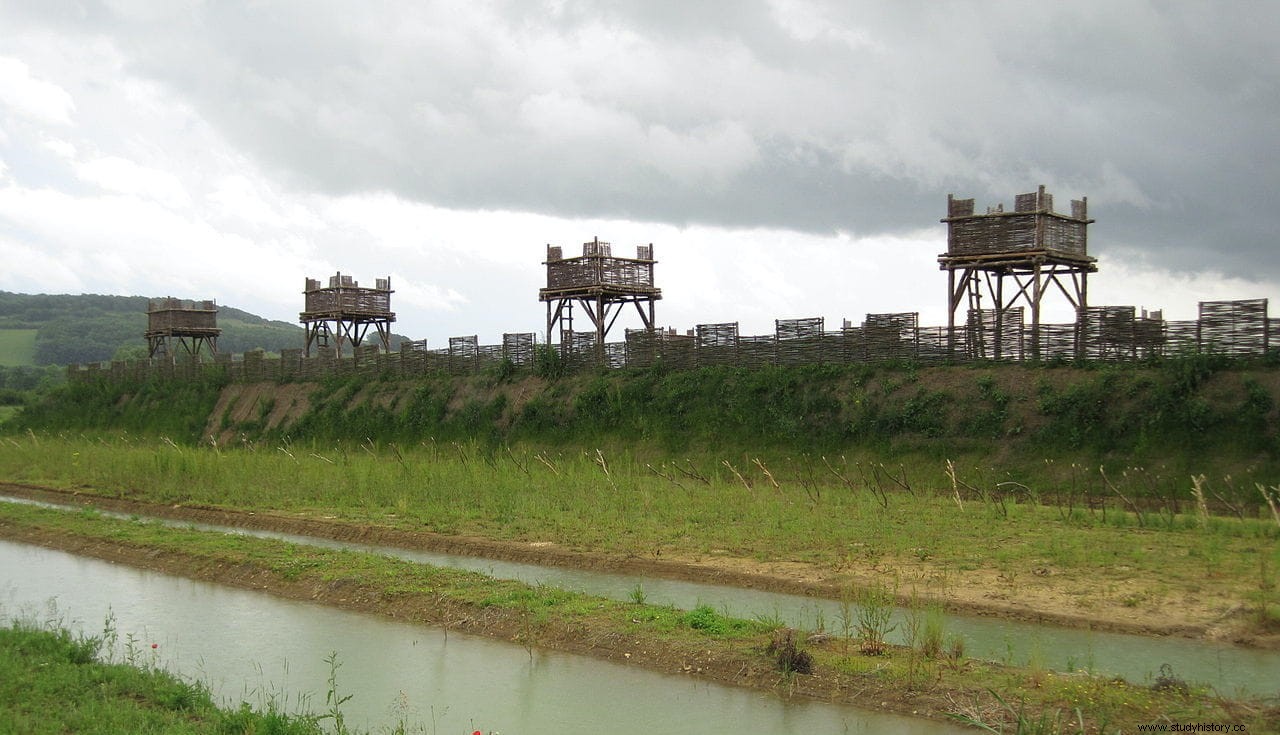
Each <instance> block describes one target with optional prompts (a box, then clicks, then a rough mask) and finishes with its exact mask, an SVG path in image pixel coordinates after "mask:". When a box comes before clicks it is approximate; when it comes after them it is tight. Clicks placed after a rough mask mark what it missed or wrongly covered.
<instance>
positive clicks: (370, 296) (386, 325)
mask: <svg viewBox="0 0 1280 735" xmlns="http://www.w3.org/2000/svg"><path fill="white" fill-rule="evenodd" d="M302 293H303V294H304V295H305V297H306V309H305V311H303V312H302V313H301V314H299V315H298V320H299V321H301V322H302V326H303V327H304V328H305V329H306V333H307V334H306V345H305V347H304V349H303V353H304V354H305V355H306V356H307V357H310V356H311V348H312V347H321V348H328V347H332V348H336V349H337V353H336V354H337V355H339V356H341V355H342V351H343V348H344V347H345V346H346V345H348V344H350V345H351V348H352V350H353V351H354V350H355V348H356V347H359V346H360V343H361V342H363V341H364V338H365V335H366V334H368V332H369V328H370V327H372V328H373V329H374V330H375V332H376V333H377V335H378V341H379V342H380V343H381V344H382V350H383V351H384V352H387V351H390V349H391V323H392V322H394V321H395V320H396V315H395V314H394V313H393V312H392V311H391V294H392V293H394V292H393V291H392V290H391V278H390V277H389V276H388V277H387V278H379V279H377V285H376V286H375V287H374V288H360V284H358V283H356V282H355V281H354V280H353V279H352V278H351V276H344V275H342V273H338V274H337V275H334V276H330V277H329V285H328V287H322V286H321V285H320V281H318V280H316V279H314V278H308V279H307V288H306V290H305V291H303V292H302Z"/></svg>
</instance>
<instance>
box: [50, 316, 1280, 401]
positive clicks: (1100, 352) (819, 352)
mask: <svg viewBox="0 0 1280 735" xmlns="http://www.w3.org/2000/svg"><path fill="white" fill-rule="evenodd" d="M968 317H969V318H968V320H967V322H966V323H965V324H964V325H963V326H959V327H955V328H954V329H951V330H949V329H948V328H947V327H921V326H919V324H918V321H919V320H918V316H917V315H916V314H915V313H911V312H907V313H895V314H867V315H866V318H865V319H864V320H863V322H862V323H861V324H858V325H854V324H851V323H848V322H846V323H845V324H844V325H842V326H841V328H840V329H838V330H828V329H827V328H826V325H825V322H824V320H823V319H822V318H821V317H815V318H807V319H779V320H777V322H776V323H775V330H774V333H773V334H770V335H755V336H743V335H740V334H739V333H738V324H737V323H736V322H728V323H720V324H699V325H698V326H697V327H695V328H694V329H691V330H689V331H688V332H687V333H685V334H679V333H676V332H675V331H673V330H629V331H628V332H627V334H626V339H625V341H622V342H610V343H606V344H605V345H604V349H603V350H599V349H597V348H596V343H595V337H596V335H595V333H594V332H576V333H574V334H573V339H571V340H569V341H567V342H565V343H563V344H557V345H551V346H549V348H548V347H547V346H545V345H544V349H551V350H554V351H555V354H556V355H557V356H558V358H559V361H560V364H561V365H562V366H563V367H564V369H566V370H570V371H575V370H583V369H601V368H645V367H650V366H653V365H656V364H661V365H663V366H665V367H667V368H669V369H673V370H681V369H693V368H698V367H704V366H710V365H730V366H738V367H763V366H769V365H806V364H841V363H860V362H878V361H888V360H909V361H914V362H920V363H932V364H944V363H965V362H980V361H984V360H987V359H989V358H990V356H991V354H992V352H991V344H990V342H991V335H992V332H993V331H994V330H993V324H994V322H995V314H994V313H992V312H988V311H984V310H972V311H970V313H969V315H968ZM1002 323H1003V340H1004V345H1003V351H1002V352H1001V358H1002V359H1003V360H1006V361H1013V362H1020V361H1030V360H1031V353H1030V352H1029V350H1026V349H1024V345H1029V344H1031V343H1032V337H1033V334H1032V331H1033V330H1032V327H1030V326H1028V325H1026V324H1024V323H1023V321H1022V312H1021V310H1020V309H1009V310H1007V311H1006V312H1005V313H1004V314H1003V319H1002ZM1274 324H1276V320H1273V319H1271V318H1270V317H1269V316H1268V313H1267V300H1266V299H1250V300H1240V301H1206V302H1202V303H1201V304H1200V308H1199V318H1197V319H1195V320H1191V321H1165V320H1164V319H1163V318H1161V315H1160V314H1159V313H1153V314H1147V313H1145V312H1140V311H1139V310H1137V309H1135V308H1134V307H1132V306H1098V307H1089V308H1088V309H1086V310H1085V311H1084V312H1083V313H1082V314H1081V315H1080V318H1079V319H1078V320H1077V321H1076V322H1074V323H1070V324H1042V325H1040V326H1039V327H1038V335H1035V336H1038V343H1039V345H1040V359H1041V360H1055V359H1064V360H1069V359H1076V358H1077V357H1079V356H1080V355H1083V356H1084V358H1085V359H1087V360H1097V361H1125V360H1141V359H1147V358H1152V357H1160V356H1175V355H1183V354H1195V353H1213V354H1223V355H1229V356H1235V357H1261V356H1263V355H1265V354H1266V353H1267V352H1269V351H1270V350H1271V349H1272V344H1271V335H1272V334H1273V333H1274V330H1273V329H1272V326H1273V325H1274ZM538 344H539V343H538V339H537V335H535V334H533V333H516V334H506V335H503V340H502V343H501V344H496V345H481V344H479V341H478V339H477V338H476V337H475V336H466V337H453V338H450V340H449V346H448V347H447V348H441V349H427V348H426V346H425V345H424V344H422V343H415V342H405V343H403V344H402V345H401V349H400V351H398V352H385V351H382V350H380V349H379V348H378V346H377V345H367V346H363V347H360V348H358V349H357V350H356V352H355V354H354V355H352V356H350V357H339V356H337V353H336V352H335V351H333V350H328V351H325V352H322V353H321V354H320V355H317V356H312V357H305V356H304V355H303V351H302V350H301V349H296V350H283V351H282V353H281V355H280V357H267V356H265V355H264V354H263V353H261V352H249V353H246V354H243V355H230V354H225V353H218V354H217V355H214V356H212V357H201V356H199V355H193V356H185V355H184V356H180V357H177V358H174V357H163V358H153V359H149V360H135V361H128V362H111V363H95V364H89V365H70V366H68V368H67V375H68V378H69V379H71V380H98V379H113V380H125V379H130V380H145V379H150V378H194V377H196V376H199V375H202V374H204V373H205V372H207V371H211V370H219V371H224V372H225V374H226V376H227V377H228V378H229V379H230V380H232V381H246V382H252V381H262V380H321V379H324V378H328V377H333V376H343V375H369V376H379V375H389V376H402V377H412V376H415V375H424V374H428V373H437V372H444V373H451V374H467V373H474V372H478V371H481V370H485V369H488V368H493V367H497V366H500V365H502V364H504V363H510V365H512V366H514V367H516V368H533V367H534V366H535V363H536V361H537V359H538V357H537V354H538V350H537V347H538Z"/></svg>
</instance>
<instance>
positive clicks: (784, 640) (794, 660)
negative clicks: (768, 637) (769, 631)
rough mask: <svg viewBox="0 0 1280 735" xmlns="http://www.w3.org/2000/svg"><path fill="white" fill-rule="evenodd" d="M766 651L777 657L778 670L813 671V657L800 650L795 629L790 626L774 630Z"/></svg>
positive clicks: (788, 671) (797, 672)
mask: <svg viewBox="0 0 1280 735" xmlns="http://www.w3.org/2000/svg"><path fill="white" fill-rule="evenodd" d="M768 652H769V654H770V655H772V656H775V657H776V658H777V661H778V670H779V671H781V672H782V673H784V674H812V673H813V657H812V656H810V655H809V654H808V652H806V651H802V650H800V647H799V645H798V644H797V643H796V631H795V630H794V629H792V628H780V629H778V630H775V631H774V632H773V640H772V641H770V643H769V648H768Z"/></svg>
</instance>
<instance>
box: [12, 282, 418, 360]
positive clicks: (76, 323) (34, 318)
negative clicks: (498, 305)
mask: <svg viewBox="0 0 1280 735" xmlns="http://www.w3.org/2000/svg"><path fill="white" fill-rule="evenodd" d="M147 301H148V299H147V297H145V296H103V295H98V294H81V295H79V296H73V295H65V294H59V295H49V294H36V295H32V294H19V293H9V292H6V291H0V336H3V334H4V333H5V330H10V331H8V334H10V335H15V336H16V335H17V333H18V330H25V332H24V333H25V334H26V335H31V332H33V331H34V341H35V346H34V350H31V351H30V352H31V358H30V360H31V363H32V364H35V365H67V364H70V363H86V362H97V361H101V360H110V359H112V358H113V357H116V356H117V355H120V356H128V357H146V347H147V342H146V340H145V339H144V338H143V336H142V334H143V332H145V331H146V328H147ZM218 326H219V327H220V328H221V329H222V336H221V337H219V338H218V349H219V350H220V351H223V352H237V353H239V352H246V351H249V350H254V349H259V348H261V349H263V350H266V351H268V352H279V351H280V350H281V349H288V348H295V347H302V342H303V333H302V327H300V326H299V325H297V324H291V323H289V322H282V321H270V320H267V319H263V318H262V317H260V316H256V315H254V314H250V313H249V312H247V311H241V310H240V309H235V308H232V307H230V306H222V305H219V306H218ZM397 341H398V340H397Z"/></svg>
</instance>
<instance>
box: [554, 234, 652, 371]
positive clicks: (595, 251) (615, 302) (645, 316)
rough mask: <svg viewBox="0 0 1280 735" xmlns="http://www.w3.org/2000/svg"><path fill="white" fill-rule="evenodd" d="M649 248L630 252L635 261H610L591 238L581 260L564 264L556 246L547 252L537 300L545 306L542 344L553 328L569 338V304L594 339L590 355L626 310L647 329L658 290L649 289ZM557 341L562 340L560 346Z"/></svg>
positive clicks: (607, 248) (610, 256) (603, 248)
mask: <svg viewBox="0 0 1280 735" xmlns="http://www.w3.org/2000/svg"><path fill="white" fill-rule="evenodd" d="M657 262H658V261H656V260H654V259H653V245H652V244H649V245H640V246H638V247H636V257H634V258H618V257H614V256H613V253H612V248H611V246H610V245H609V243H607V242H600V238H595V239H593V240H592V241H591V242H588V243H584V244H583V245H582V255H581V256H580V257H576V258H566V257H564V256H563V253H562V252H561V249H560V247H559V246H556V245H548V246H547V260H546V262H545V263H544V265H546V266H547V286H546V288H542V289H539V290H538V300H539V301H545V302H547V343H548V344H551V343H552V337H553V334H554V330H555V328H556V325H557V324H558V325H560V329H561V334H562V337H563V336H565V335H568V334H571V333H572V332H573V304H574V303H575V302H576V303H577V304H579V305H581V307H582V310H583V311H584V312H585V313H586V315H587V318H588V319H590V320H591V325H592V326H593V327H594V328H595V333H596V350H597V351H602V350H603V349H604V339H605V336H606V335H608V333H609V329H610V328H611V327H612V326H613V323H614V321H616V320H617V318H618V315H619V314H621V313H622V311H623V309H624V308H625V306H626V305H627V304H633V305H635V307H636V311H637V312H639V314H640V320H641V321H643V322H644V326H645V328H646V329H653V325H654V320H653V306H654V302H656V301H657V300H658V299H661V298H662V289H660V288H655V287H654V285H653V265H654V263H657ZM562 341H563V340H562Z"/></svg>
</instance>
